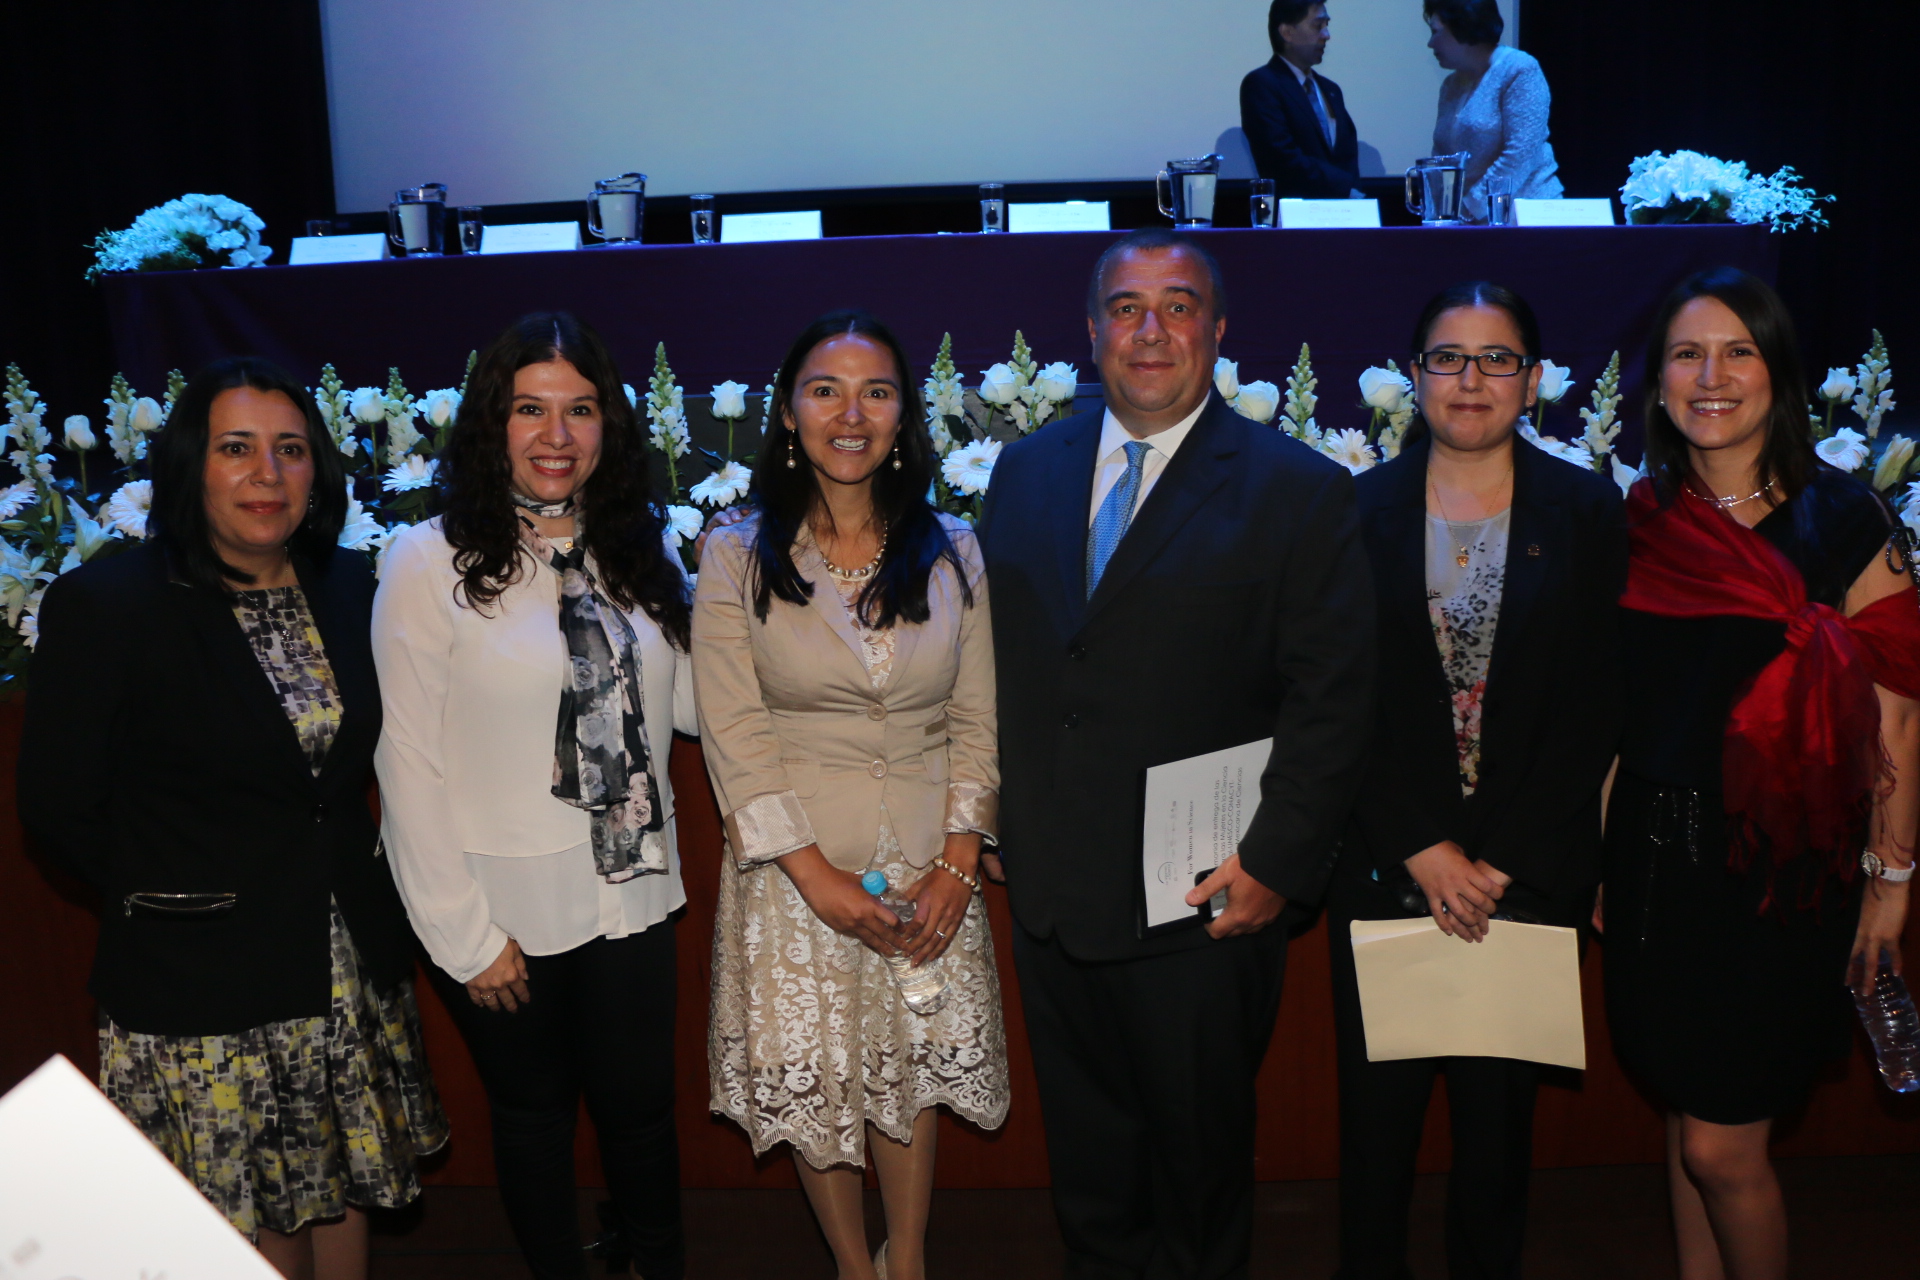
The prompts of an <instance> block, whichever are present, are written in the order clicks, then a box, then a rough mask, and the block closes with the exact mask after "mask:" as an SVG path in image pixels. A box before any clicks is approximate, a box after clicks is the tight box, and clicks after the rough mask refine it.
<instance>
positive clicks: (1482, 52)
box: [1422, 0, 1562, 222]
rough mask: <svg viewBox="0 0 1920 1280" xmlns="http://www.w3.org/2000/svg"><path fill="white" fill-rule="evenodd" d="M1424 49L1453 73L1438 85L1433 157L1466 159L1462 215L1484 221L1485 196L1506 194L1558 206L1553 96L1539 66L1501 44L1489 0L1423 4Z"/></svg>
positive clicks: (1496, 11)
mask: <svg viewBox="0 0 1920 1280" xmlns="http://www.w3.org/2000/svg"><path fill="white" fill-rule="evenodd" d="M1422 11H1423V12H1424V13H1425V15H1426V19H1427V27H1428V29H1429V31H1430V32H1431V33H1432V34H1431V35H1430V36H1429V38H1428V40H1427V48H1429V49H1431V50H1433V57H1434V60H1435V61H1436V62H1438V63H1439V64H1440V65H1441V66H1442V67H1444V68H1446V69H1447V70H1448V71H1450V72H1452V73H1453V74H1452V75H1450V76H1448V77H1447V78H1446V80H1445V81H1443V82H1442V83H1441V85H1440V113H1439V118H1438V119H1437V120H1436V121H1435V123H1434V126H1433V154H1434V155H1437V156H1447V155H1453V154H1455V153H1456V152H1460V151H1464V152H1466V153H1467V156H1468V159H1467V173H1466V190H1465V191H1464V192H1463V193H1462V198H1461V210H1462V213H1463V214H1464V216H1465V217H1467V218H1468V219H1469V220H1470V221H1474V222H1485V221H1486V220H1487V195H1488V193H1489V192H1494V191H1505V192H1508V193H1509V194H1512V195H1515V196H1524V197H1526V198H1528V199H1537V200H1557V199H1559V198H1560V196H1561V194H1562V189H1561V186H1560V179H1559V178H1558V177H1556V176H1555V175H1556V174H1557V173H1558V172H1559V165H1558V164H1557V163H1556V162H1555V161H1554V158H1553V145H1552V144H1551V143H1549V142H1548V141H1547V113H1548V108H1549V107H1550V106H1551V103H1552V96H1551V95H1550V94H1549V93H1548V91H1547V78H1546V76H1545V75H1543V74H1542V73H1541V71H1540V63H1539V62H1538V61H1537V60H1535V59H1534V57H1533V56H1532V55H1531V54H1526V53H1522V52H1520V50H1518V49H1515V48H1513V47H1512V46H1511V45H1503V44H1501V43H1500V33H1501V32H1503V31H1504V30H1506V23H1505V21H1504V20H1503V19H1502V18H1501V17H1500V6H1499V5H1498V4H1496V3H1495V0H1426V3H1425V5H1424V7H1423V10H1422Z"/></svg>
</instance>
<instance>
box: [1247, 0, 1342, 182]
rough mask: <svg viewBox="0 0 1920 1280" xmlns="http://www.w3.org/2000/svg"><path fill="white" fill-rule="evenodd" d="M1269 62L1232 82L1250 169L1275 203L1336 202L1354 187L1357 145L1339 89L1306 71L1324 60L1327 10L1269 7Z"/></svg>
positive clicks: (1293, 1) (1292, 0)
mask: <svg viewBox="0 0 1920 1280" xmlns="http://www.w3.org/2000/svg"><path fill="white" fill-rule="evenodd" d="M1267 39H1268V40H1270V41H1271V42H1272V43H1273V59H1272V60H1271V61H1270V62H1268V63H1267V65H1266V66H1264V67H1256V68H1254V69H1253V70H1252V71H1249V72H1247V77H1246V79H1244V80H1242V81H1241V82H1240V127H1241V129H1242V130H1244V131H1245V132H1246V135H1247V144H1248V145H1249V146H1250V147H1252V148H1253V163H1254V165H1255V167H1257V168H1258V169H1259V170H1260V176H1261V177H1263V178H1272V179H1273V186H1274V190H1275V191H1276V192H1277V193H1278V194H1280V195H1283V196H1304V197H1307V198H1310V199H1319V200H1341V199H1345V198H1346V197H1347V196H1349V195H1353V194H1357V188H1358V187H1359V186H1360V138H1359V135H1358V134H1357V133H1355V132H1354V128H1353V117H1351V116H1349V115H1348V114H1347V103H1346V99H1345V98H1344V97H1343V96H1342V95H1341V93H1340V86H1339V85H1337V84H1335V83H1334V82H1333V81H1331V80H1329V79H1327V78H1326V77H1325V76H1323V75H1319V74H1317V73H1316V72H1315V71H1314V67H1316V66H1318V65H1319V63H1320V59H1322V58H1324V57H1326V55H1327V40H1328V31H1327V6H1326V5H1324V4H1321V3H1318V0H1315V2H1314V3H1303V0H1273V3H1272V5H1271V6H1269V7H1268V9H1267Z"/></svg>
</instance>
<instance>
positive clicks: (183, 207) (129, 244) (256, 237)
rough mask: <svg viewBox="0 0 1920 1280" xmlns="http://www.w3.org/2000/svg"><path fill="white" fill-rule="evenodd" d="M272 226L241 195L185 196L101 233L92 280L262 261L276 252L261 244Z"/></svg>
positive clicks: (90, 271)
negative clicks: (114, 273)
mask: <svg viewBox="0 0 1920 1280" xmlns="http://www.w3.org/2000/svg"><path fill="white" fill-rule="evenodd" d="M266 225H267V224H266V223H264V222H262V221H261V220H260V217H259V215H258V214H256V213H254V211H253V210H251V209H249V208H247V206H245V205H243V204H241V203H240V202H239V201H238V200H229V199H228V198H227V197H226V196H206V195H184V196H181V197H180V198H179V199H178V200H169V201H167V202H166V203H165V204H163V205H156V206H155V207H153V208H151V209H149V210H147V211H146V212H145V213H143V214H141V215H140V216H139V217H137V218H135V219H134V220H133V225H132V226H130V227H128V228H126V229H125V230H124V231H102V232H101V233H100V234H99V235H98V236H97V237H95V239H94V242H93V251H94V263H93V265H92V266H91V267H89V268H87V279H89V280H93V279H97V278H98V277H100V276H101V275H104V274H106V273H107V272H110V271H182V270H190V269H193V268H196V267H255V266H259V265H260V264H261V263H263V262H265V261H266V260H267V259H268V258H269V257H271V256H272V255H273V250H271V249H269V248H267V246H265V245H263V244H261V243H260V232H261V231H263V230H264V229H265V228H266Z"/></svg>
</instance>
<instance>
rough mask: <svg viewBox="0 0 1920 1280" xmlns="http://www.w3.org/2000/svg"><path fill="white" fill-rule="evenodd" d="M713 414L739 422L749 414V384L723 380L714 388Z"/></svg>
mask: <svg viewBox="0 0 1920 1280" xmlns="http://www.w3.org/2000/svg"><path fill="white" fill-rule="evenodd" d="M713 416H714V417H716V418H721V419H725V420H728V421H732V422H738V421H739V420H740V419H742V418H744V417H746V416H747V384H746V383H744V382H723V383H721V384H720V385H719V386H717V387H715V388H714V389H713Z"/></svg>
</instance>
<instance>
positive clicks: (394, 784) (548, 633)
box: [373, 520, 699, 982]
mask: <svg viewBox="0 0 1920 1280" xmlns="http://www.w3.org/2000/svg"><path fill="white" fill-rule="evenodd" d="M675 563H678V561H677V559H676V561H675ZM522 564H523V567H522V571H521V574H520V577H519V579H518V580H517V581H515V582H514V583H513V584H512V585H510V586H509V587H508V588H507V589H506V590H505V591H503V592H502V593H501V594H500V597H499V599H498V600H497V601H495V602H494V604H492V605H490V606H488V608H487V611H486V612H485V613H481V612H480V611H478V610H475V609H473V608H470V607H468V606H466V605H465V604H464V603H462V602H460V601H459V600H457V599H456V598H455V595H454V587H455V585H456V584H457V583H458V582H459V575H458V574H457V573H456V572H455V571H454V568H453V549H452V548H451V547H449V546H448V545H447V540H446V537H445V535H443V534H442V533H441V531H440V522H439V521H438V520H433V521H429V522H427V523H425V524H419V525H415V526H414V527H412V528H410V529H406V530H403V531H402V532H401V533H399V534H398V535H396V536H395V538H394V540H393V543H392V545H391V546H389V547H388V548H387V555H386V562H385V564H384V566H383V567H382V569H381V574H380V589H379V592H378V594H376V595H375V597H374V602H373V658H374V665H375V666H376V667H377V668H378V669H379V673H380V700H381V704H382V707H383V708H384V710H385V717H386V718H385V726H384V728H383V730H382V732H381V735H380V745H379V748H378V749H377V750H376V752H375V754H374V767H375V769H376V771H377V772H378V774H379V777H380V801H381V807H382V834H383V835H384V837H385V839H386V847H387V856H388V860H389V861H390V862H391V864H392V866H393V872H394V879H395V881H396V882H397V883H398V885H399V887H400V896H401V898H402V900H404V901H405V903H406V907H407V915H408V917H409V918H410V919H411V920H412V921H413V928H414V931H415V932H416V933H418V934H419V935H420V940H421V942H422V943H424V944H425V946H426V948H427V954H428V955H429V956H431V957H432V959H433V962H434V963H435V964H437V965H439V966H440V967H441V968H442V969H445V970H446V971H447V973H449V974H450V975H452V977H453V978H454V979H455V980H456V981H459V982H466V981H469V980H470V979H472V978H473V977H474V976H475V975H477V974H479V973H480V972H482V971H483V970H485V969H486V967H487V966H488V965H490V964H492V963H493V961H494V960H495V959H496V958H498V957H499V955H500V952H501V949H502V948H504V947H505V946H506V944H507V939H508V938H509V937H512V938H514V939H515V940H517V941H518V942H519V943H520V946H521V949H522V950H524V951H525V952H527V953H528V954H529V955H552V954H555V953H557V952H561V951H569V950H572V949H573V948H574V947H577V946H580V945H581V944H582V943H585V942H588V941H590V940H592V939H594V938H597V937H607V938H621V937H625V936H627V935H628V934H632V933H638V932H640V931H641V930H643V929H647V928H650V927H651V926H653V925H655V924H658V923H659V922H660V921H662V920H664V919H666V917H667V915H668V914H669V913H670V912H672V911H674V910H675V909H677V908H678V907H680V906H681V905H682V904H683V903H685V902H686V894H685V892H684V891H683V890H682V889H681V887H680V857H679V851H678V848H677V846H676V843H675V839H674V824H673V788H672V783H671V782H670V781H669V780H668V777H667V758H668V753H669V752H670V751H671V749H672V746H673V731H674V730H676V729H678V730H679V731H681V732H683V733H697V732H699V728H698V720H697V718H696V716H695V713H694V706H693V678H692V672H691V668H690V665H689V661H688V658H687V655H685V654H683V653H680V652H678V651H677V650H675V649H674V647H673V646H672V645H671V644H669V643H668V641H667V638H666V636H665V635H664V634H663V633H662V632H661V630H660V627H659V624H657V623H656V622H654V621H653V619H651V618H649V617H648V616H647V615H646V614H645V613H644V612H642V611H640V610H638V609H636V610H634V611H633V612H632V613H630V614H629V615H628V619H629V621H631V622H632V624H633V629H634V634H635V636H636V637H637V638H638V640H639V645H640V651H639V659H640V675H641V682H642V684H643V685H644V686H645V690H644V702H645V710H646V720H647V746H648V748H649V750H650V751H651V752H652V756H653V769H654V779H655V781H656V782H657V784H658V785H659V789H660V798H661V804H662V807H663V808H664V809H665V811H666V833H665V834H666V840H667V873H666V874H665V875H642V876H635V877H634V878H632V879H630V880H626V881H623V882H622V883H620V884H608V883H607V881H606V879H605V878H604V877H603V876H601V875H599V874H598V873H597V872H596V871H595V870H594V866H593V849H592V845H591V841H590V836H589V818H588V816H587V812H586V810H584V809H578V808H575V807H574V806H572V805H570V804H567V803H566V802H565V801H562V800H559V799H556V798H555V797H554V795H553V792H552V786H553V737H554V716H555V715H556V713H557V710H558V707H559V702H560V690H561V687H562V685H563V683H564V681H565V679H566V675H567V669H568V668H567V648H566V641H565V639H564V638H563V637H562V635H561V633H560V608H559V580H558V576H557V575H556V574H555V573H554V571H553V569H552V568H551V566H548V565H545V564H539V563H537V562H536V561H535V560H534V559H533V557H532V556H531V555H529V556H526V557H525V558H524V560H523V562H522Z"/></svg>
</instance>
